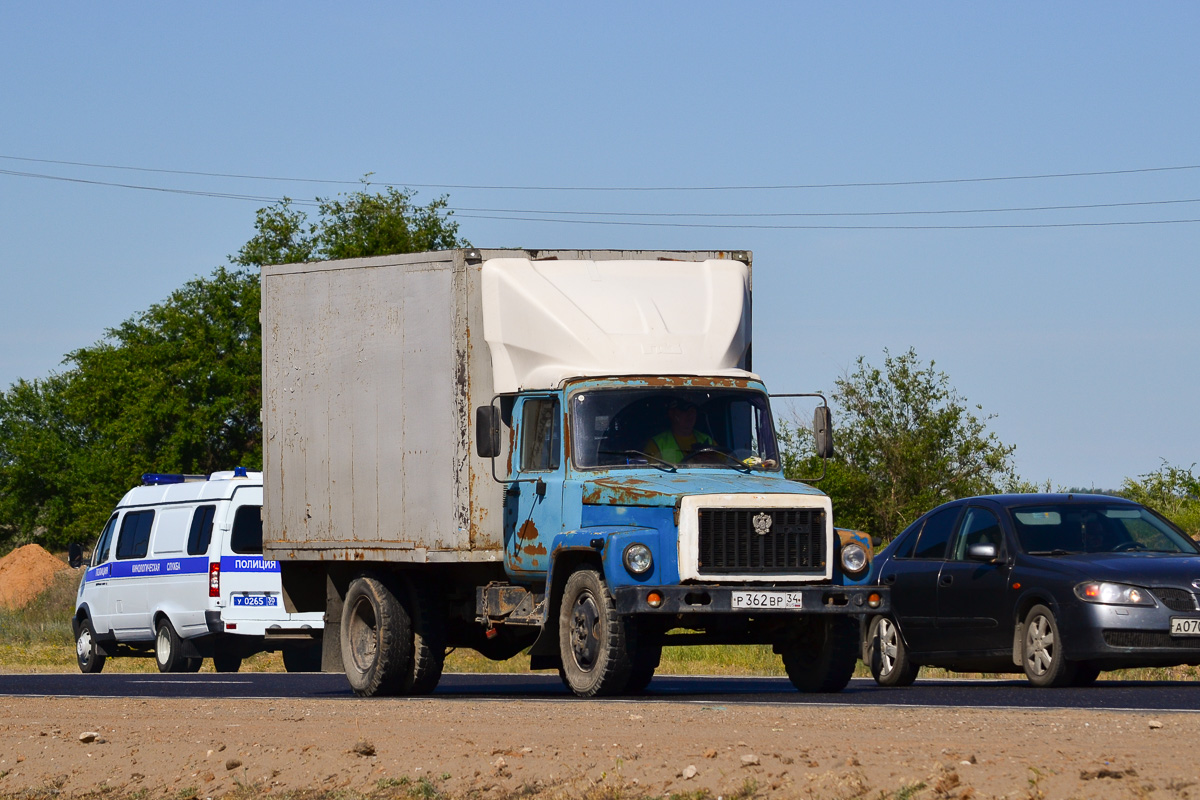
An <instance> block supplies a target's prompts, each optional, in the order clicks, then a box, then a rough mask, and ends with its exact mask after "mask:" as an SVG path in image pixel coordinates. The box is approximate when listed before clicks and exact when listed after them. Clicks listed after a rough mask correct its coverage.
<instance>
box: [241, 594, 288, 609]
mask: <svg viewBox="0 0 1200 800" xmlns="http://www.w3.org/2000/svg"><path fill="white" fill-rule="evenodd" d="M278 603H279V598H277V597H272V596H271V595H262V594H251V595H245V594H243V595H234V597H233V604H234V605H235V606H273V605H278Z"/></svg>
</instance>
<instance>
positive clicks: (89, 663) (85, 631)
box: [75, 617, 105, 675]
mask: <svg viewBox="0 0 1200 800" xmlns="http://www.w3.org/2000/svg"><path fill="white" fill-rule="evenodd" d="M104 658H105V656H104V654H103V653H101V652H100V646H99V645H98V644H96V629H95V628H94V627H92V621H91V620H90V619H88V618H87V617H84V618H83V619H81V620H79V627H78V629H77V630H76V632H75V659H76V661H78V662H79V671H80V672H82V673H84V674H85V675H94V674H96V673H98V672H99V671H100V670H102V669H104Z"/></svg>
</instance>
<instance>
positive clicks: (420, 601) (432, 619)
mask: <svg viewBox="0 0 1200 800" xmlns="http://www.w3.org/2000/svg"><path fill="white" fill-rule="evenodd" d="M408 595H409V616H410V618H411V619H412V632H413V646H412V649H413V665H412V674H411V675H410V676H409V677H408V678H406V681H405V687H404V693H405V694H429V693H430V692H432V691H433V690H434V689H435V688H437V685H438V681H440V680H441V679H442V668H443V667H444V666H445V663H446V608H445V603H444V602H443V600H442V594H441V592H440V591H438V589H437V588H436V587H434V586H433V584H432V583H431V582H429V581H426V580H423V579H419V578H418V579H413V580H410V581H408Z"/></svg>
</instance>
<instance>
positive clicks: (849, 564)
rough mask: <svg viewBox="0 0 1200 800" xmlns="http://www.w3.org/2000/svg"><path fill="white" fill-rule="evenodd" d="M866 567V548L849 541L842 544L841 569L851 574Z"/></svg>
mask: <svg viewBox="0 0 1200 800" xmlns="http://www.w3.org/2000/svg"><path fill="white" fill-rule="evenodd" d="M866 568H867V549H866V548H865V547H863V546H862V545H861V544H856V543H854V542H850V543H849V544H846V545H843V546H842V569H844V570H845V571H846V572H847V573H849V574H851V575H853V574H855V573H858V572H862V571H863V570H864V569H866Z"/></svg>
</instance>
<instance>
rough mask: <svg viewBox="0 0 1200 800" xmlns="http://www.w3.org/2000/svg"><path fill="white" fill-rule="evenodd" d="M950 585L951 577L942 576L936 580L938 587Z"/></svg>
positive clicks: (952, 579)
mask: <svg viewBox="0 0 1200 800" xmlns="http://www.w3.org/2000/svg"><path fill="white" fill-rule="evenodd" d="M952 583H954V576H953V575H943V576H942V577H941V578H939V579H938V586H949V585H950V584H952Z"/></svg>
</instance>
